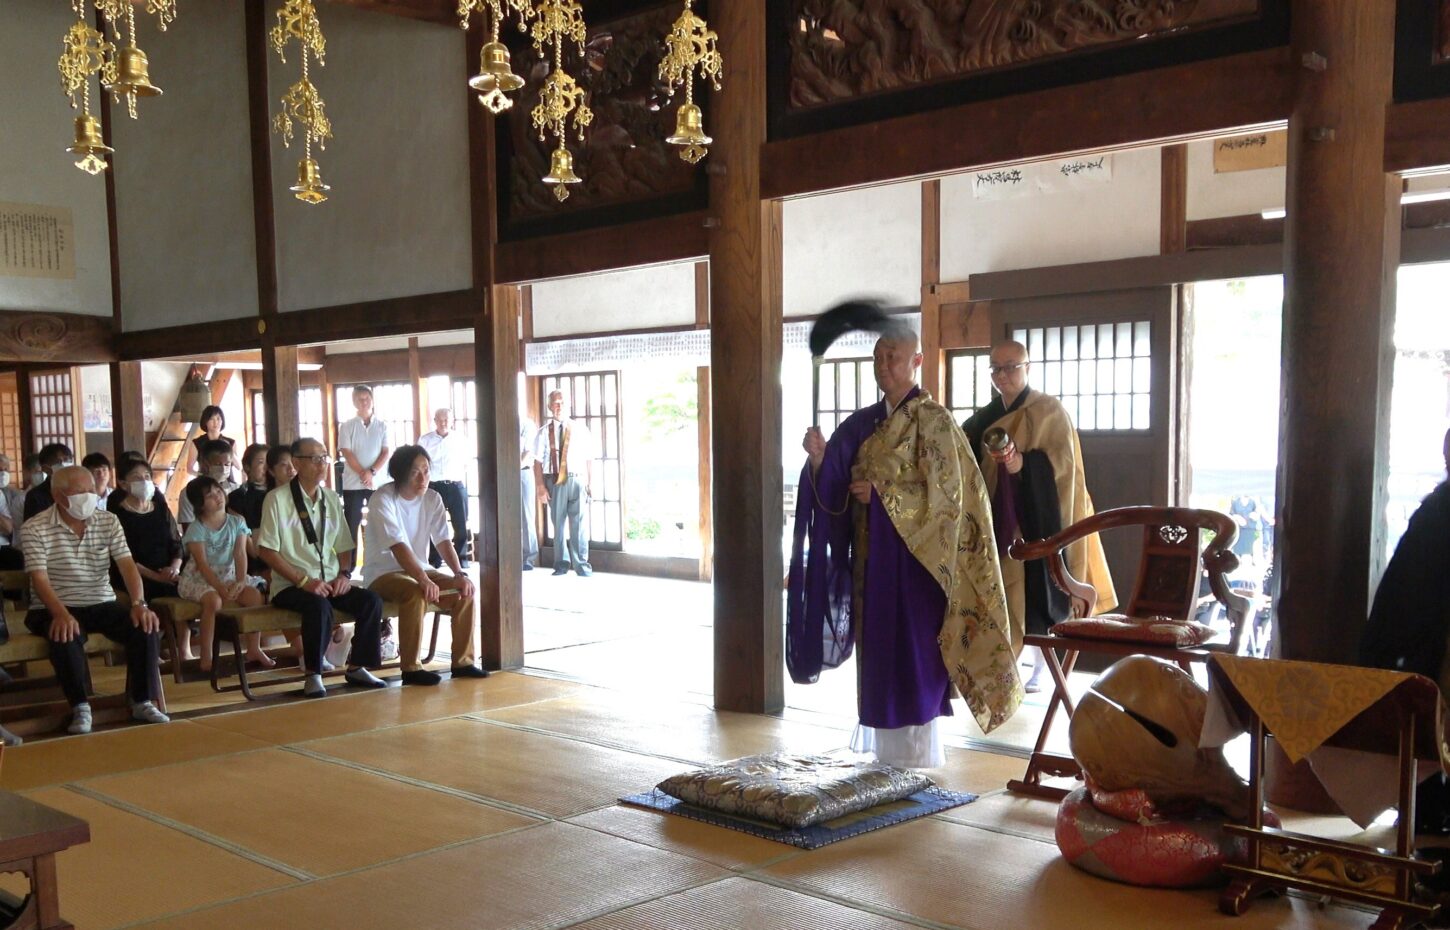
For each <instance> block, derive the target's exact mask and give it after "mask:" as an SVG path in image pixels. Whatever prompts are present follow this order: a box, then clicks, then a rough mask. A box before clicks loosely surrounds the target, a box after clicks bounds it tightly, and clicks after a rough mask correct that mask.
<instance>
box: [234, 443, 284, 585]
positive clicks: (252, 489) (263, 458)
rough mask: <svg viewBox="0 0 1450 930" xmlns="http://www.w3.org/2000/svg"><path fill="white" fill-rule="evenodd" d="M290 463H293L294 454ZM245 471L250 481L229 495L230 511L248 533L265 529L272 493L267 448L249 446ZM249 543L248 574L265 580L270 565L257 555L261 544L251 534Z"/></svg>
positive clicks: (247, 479) (254, 445)
mask: <svg viewBox="0 0 1450 930" xmlns="http://www.w3.org/2000/svg"><path fill="white" fill-rule="evenodd" d="M288 459H289V460H290V459H291V455H290V454H289V455H288ZM242 470H243V471H245V472H246V475H245V477H246V481H245V482H244V483H243V484H242V486H241V487H239V488H237V489H236V490H235V491H233V492H231V493H230V494H228V495H227V510H229V511H231V512H232V513H234V514H236V515H237V516H239V517H241V518H242V522H243V523H245V524H246V525H247V529H248V530H252V531H255V530H258V529H260V528H261V526H262V502H263V501H265V500H266V499H267V492H268V491H269V490H271V488H270V487H269V486H268V484H267V447H266V446H264V445H262V444H261V443H252V444H251V445H250V446H247V451H246V452H245V453H243V454H242ZM246 543H247V574H249V575H258V576H261V575H263V574H264V573H265V572H266V570H267V565H266V563H265V562H263V561H262V557H261V556H260V555H258V554H257V543H256V540H254V539H252V536H251V534H250V533H248V534H247V539H246Z"/></svg>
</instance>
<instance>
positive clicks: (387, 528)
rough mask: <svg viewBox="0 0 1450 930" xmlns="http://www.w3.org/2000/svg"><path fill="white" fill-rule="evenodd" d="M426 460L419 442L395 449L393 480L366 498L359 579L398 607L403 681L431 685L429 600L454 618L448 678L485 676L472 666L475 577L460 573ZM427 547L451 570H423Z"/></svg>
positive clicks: (434, 677)
mask: <svg viewBox="0 0 1450 930" xmlns="http://www.w3.org/2000/svg"><path fill="white" fill-rule="evenodd" d="M429 464H430V463H429V461H428V453H427V452H426V451H425V450H424V449H423V447H422V446H401V447H400V448H399V449H398V450H397V451H396V452H394V453H393V457H392V460H391V461H390V462H389V463H388V474H389V476H390V477H391V478H392V479H393V480H392V483H391V484H386V485H384V486H383V487H381V488H379V489H378V491H377V492H376V493H375V494H373V496H372V499H371V500H370V501H369V502H368V526H367V537H366V544H367V551H368V558H367V562H366V563H365V564H364V565H363V584H365V585H367V586H368V588H369V590H371V591H372V592H373V593H375V594H377V595H378V596H379V597H381V598H382V599H383V600H385V601H392V602H394V603H396V604H397V605H398V634H399V639H400V640H401V643H400V646H399V658H400V659H401V660H402V665H403V684H405V685H436V684H438V682H439V681H441V680H442V678H441V676H440V675H438V673H436V672H430V671H428V670H427V669H425V668H423V666H422V664H421V663H420V662H419V661H418V658H419V653H420V651H421V646H422V638H423V614H424V613H425V612H426V610H427V607H428V605H429V604H437V605H439V606H440V607H442V608H443V609H444V610H445V611H447V612H448V613H449V615H450V616H451V617H452V620H453V643H452V646H451V647H450V648H451V651H452V653H453V668H452V673H453V677H454V678H487V677H488V672H486V671H484V670H483V669H481V668H479V667H478V666H477V665H475V664H474V658H475V655H474V653H475V645H474V644H475V643H476V642H477V641H478V637H477V635H476V633H475V630H476V628H477V619H478V618H477V617H476V616H475V614H474V600H473V595H474V591H473V582H472V581H471V580H469V578H468V576H467V575H466V574H464V571H463V566H461V565H460V564H459V562H458V553H457V552H455V551H454V549H453V541H452V540H451V539H450V538H449V535H450V534H449V531H448V514H447V512H446V511H445V509H444V507H443V498H441V497H440V496H439V495H438V492H437V491H434V490H432V489H430V488H429V487H428V479H429V478H430V477H431V473H430V468H429ZM429 545H432V546H434V547H436V548H437V550H438V552H439V553H441V554H442V556H443V561H445V562H447V563H448V568H449V569H450V570H451V571H452V572H453V574H452V575H445V574H443V573H442V572H436V571H429V570H428V568H427V566H426V564H425V563H426V561H427V558H428V547H429Z"/></svg>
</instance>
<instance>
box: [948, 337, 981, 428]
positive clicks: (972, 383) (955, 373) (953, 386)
mask: <svg viewBox="0 0 1450 930" xmlns="http://www.w3.org/2000/svg"><path fill="white" fill-rule="evenodd" d="M991 401H992V363H991V353H990V352H989V351H988V350H987V349H954V350H952V351H950V352H948V353H947V409H949V410H951V412H952V419H954V420H956V421H957V422H958V423H961V422H962V421H964V420H966V419H967V418H968V417H970V416H971V415H972V414H974V413H976V412H977V411H978V410H980V409H982V408H983V407H985V406H987V404H989V403H991Z"/></svg>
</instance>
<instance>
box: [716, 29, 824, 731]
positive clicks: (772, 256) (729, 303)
mask: <svg viewBox="0 0 1450 930" xmlns="http://www.w3.org/2000/svg"><path fill="white" fill-rule="evenodd" d="M711 20H712V23H711V24H712V25H713V26H714V27H715V29H716V30H717V31H718V33H719V36H720V51H721V52H722V53H723V54H724V56H725V60H726V61H729V62H731V79H730V81H728V82H727V83H726V84H725V87H724V89H723V90H722V91H721V92H720V93H719V94H717V95H715V96H714V97H713V98H712V99H711V103H712V105H713V106H714V113H715V116H714V120H715V129H716V130H717V131H716V133H715V137H716V140H717V141H716V143H715V146H714V148H713V150H712V151H711V153H710V161H711V164H712V166H713V167H714V168H715V169H716V170H717V173H712V174H711V176H710V203H711V204H712V205H713V210H714V212H715V214H716V216H717V218H718V221H719V223H718V225H717V226H716V227H715V228H713V229H712V230H711V232H710V311H711V340H710V367H711V374H712V379H713V381H714V383H713V384H712V385H711V387H712V391H711V411H710V415H711V427H712V430H713V445H712V452H713V459H712V461H713V467H714V487H713V492H714V497H713V501H712V506H713V508H714V528H715V534H716V535H717V536H719V537H720V538H721V539H728V540H730V541H731V545H732V553H733V554H732V557H731V558H729V559H722V560H721V561H720V562H718V563H716V565H715V706H716V707H718V708H720V709H721V710H735V711H748V712H754V713H771V712H774V711H778V710H780V709H781V708H782V707H783V706H784V703H785V693H784V686H785V678H784V674H783V673H784V667H785V663H784V653H783V642H782V617H781V607H782V601H783V598H782V597H781V579H782V578H783V577H784V575H785V572H784V565H783V564H782V562H781V545H780V543H781V533H782V513H781V507H780V500H781V495H782V481H781V470H780V468H779V465H778V463H779V462H780V461H781V436H780V431H781V388H780V369H781V301H782V294H781V291H782V283H781V280H782V269H781V205H780V203H779V201H768V200H766V199H765V195H764V194H763V193H762V190H761V173H760V165H761V159H760V146H761V144H762V143H763V142H764V141H765V94H766V81H765V72H766V62H765V35H766V22H765V20H766V13H765V4H763V3H721V4H717V5H714V6H712V7H711ZM841 154H843V153H839V152H837V153H834V154H833V157H839V156H840V155H841Z"/></svg>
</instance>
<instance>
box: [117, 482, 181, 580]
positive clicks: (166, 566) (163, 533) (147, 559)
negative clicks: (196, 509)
mask: <svg viewBox="0 0 1450 930" xmlns="http://www.w3.org/2000/svg"><path fill="white" fill-rule="evenodd" d="M120 479H121V482H122V487H123V488H124V489H125V491H126V493H125V496H123V497H122V498H121V499H120V500H119V501H115V502H114V503H112V504H111V505H110V511H111V513H114V514H115V515H116V518H117V519H119V520H120V521H121V529H122V531H123V532H124V533H125V534H126V544H127V546H128V547H129V548H130V551H131V557H132V558H133V559H134V560H135V563H136V571H137V572H139V573H140V575H141V584H142V585H143V586H144V587H145V589H146V599H147V600H154V599H156V598H158V597H176V596H177V592H176V581H177V579H179V578H180V577H181V534H180V533H179V532H177V530H176V520H175V519H174V518H173V517H172V516H171V510H170V508H168V507H167V506H166V499H165V498H162V499H161V502H160V503H157V500H156V485H154V484H152V483H151V466H150V465H148V464H146V463H145V462H141V461H137V460H135V459H128V460H127V464H126V470H125V471H124V472H122V473H121V475H120Z"/></svg>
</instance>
